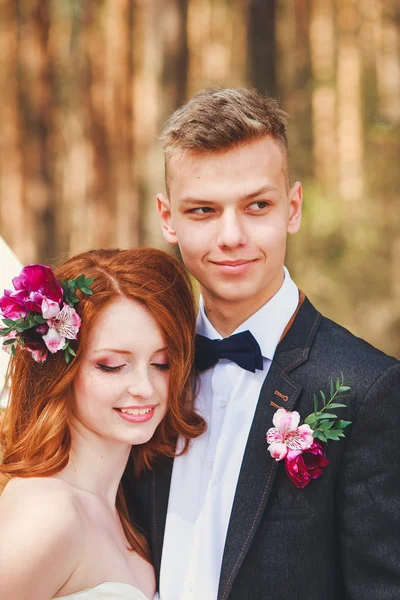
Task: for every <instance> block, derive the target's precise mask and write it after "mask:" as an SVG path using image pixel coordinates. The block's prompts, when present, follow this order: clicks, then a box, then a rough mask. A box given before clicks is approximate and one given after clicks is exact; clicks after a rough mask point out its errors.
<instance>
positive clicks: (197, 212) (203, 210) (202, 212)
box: [189, 206, 214, 215]
mask: <svg viewBox="0 0 400 600" xmlns="http://www.w3.org/2000/svg"><path fill="white" fill-rule="evenodd" d="M213 211H214V209H213V208H211V207H210V206H200V208H192V209H191V210H190V211H189V212H191V213H192V214H194V215H206V214H208V213H210V212H213Z"/></svg>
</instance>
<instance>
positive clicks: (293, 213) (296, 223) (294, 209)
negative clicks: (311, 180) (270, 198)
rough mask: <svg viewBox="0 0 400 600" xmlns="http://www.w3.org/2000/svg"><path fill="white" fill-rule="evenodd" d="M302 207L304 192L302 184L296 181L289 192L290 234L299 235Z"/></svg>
mask: <svg viewBox="0 0 400 600" xmlns="http://www.w3.org/2000/svg"><path fill="white" fill-rule="evenodd" d="M302 206H303V190H302V188H301V183H300V182H299V181H296V183H295V184H294V186H293V187H292V189H291V190H290V192H289V221H288V227H287V231H288V233H290V234H293V233H297V232H298V231H299V229H300V223H301V209H302Z"/></svg>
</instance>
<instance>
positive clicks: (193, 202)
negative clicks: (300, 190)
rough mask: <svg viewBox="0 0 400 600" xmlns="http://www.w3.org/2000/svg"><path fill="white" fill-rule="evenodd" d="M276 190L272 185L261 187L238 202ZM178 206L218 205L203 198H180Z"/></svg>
mask: <svg viewBox="0 0 400 600" xmlns="http://www.w3.org/2000/svg"><path fill="white" fill-rule="evenodd" d="M277 191H278V188H276V187H275V186H273V185H263V186H261V187H260V188H258V189H257V190H254V192H250V193H249V194H245V195H244V196H242V197H241V198H240V200H242V201H243V200H251V199H252V198H257V196H260V195H261V194H265V193H267V192H277ZM180 204H182V205H184V206H187V205H190V206H205V205H207V206H212V205H213V204H218V202H215V201H214V200H205V199H204V198H194V197H192V196H185V197H184V198H181V200H180Z"/></svg>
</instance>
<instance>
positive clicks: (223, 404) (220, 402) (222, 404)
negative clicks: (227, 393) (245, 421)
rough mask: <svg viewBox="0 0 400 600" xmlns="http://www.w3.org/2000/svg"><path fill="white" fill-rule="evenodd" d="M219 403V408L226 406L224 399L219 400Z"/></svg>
mask: <svg viewBox="0 0 400 600" xmlns="http://www.w3.org/2000/svg"><path fill="white" fill-rule="evenodd" d="M219 405H220V407H221V408H225V406H226V400H220V401H219Z"/></svg>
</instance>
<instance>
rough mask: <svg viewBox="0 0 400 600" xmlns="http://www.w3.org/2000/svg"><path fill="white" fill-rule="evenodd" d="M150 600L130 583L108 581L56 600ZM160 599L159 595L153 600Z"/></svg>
mask: <svg viewBox="0 0 400 600" xmlns="http://www.w3.org/2000/svg"><path fill="white" fill-rule="evenodd" d="M75 599H76V600H149V598H147V596H145V595H144V594H143V592H141V591H140V590H138V589H137V588H135V587H133V585H129V583H118V582H116V581H106V582H105V583H100V584H99V585H96V586H95V587H92V588H87V589H86V590H82V591H80V592H75V594H68V596H58V598H57V599H56V600H75ZM157 599H158V594H156V595H155V596H154V599H153V600H157Z"/></svg>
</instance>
